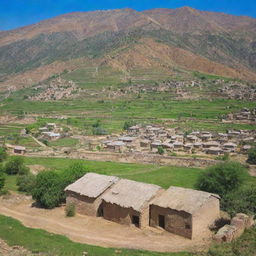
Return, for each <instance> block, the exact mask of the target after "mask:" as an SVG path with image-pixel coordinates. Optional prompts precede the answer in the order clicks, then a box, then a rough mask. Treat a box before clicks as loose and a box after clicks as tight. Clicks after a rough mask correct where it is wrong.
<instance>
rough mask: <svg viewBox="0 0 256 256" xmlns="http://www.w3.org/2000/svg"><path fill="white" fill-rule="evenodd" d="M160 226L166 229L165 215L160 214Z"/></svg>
mask: <svg viewBox="0 0 256 256" xmlns="http://www.w3.org/2000/svg"><path fill="white" fill-rule="evenodd" d="M158 226H159V227H161V228H163V229H165V217H164V215H158Z"/></svg>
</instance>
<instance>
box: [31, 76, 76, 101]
mask: <svg viewBox="0 0 256 256" xmlns="http://www.w3.org/2000/svg"><path fill="white" fill-rule="evenodd" d="M34 90H35V91H38V93H36V95H34V96H31V97H30V98H29V99H30V100H35V101H53V100H61V99H68V98H72V97H74V95H75V94H77V93H78V92H79V90H80V89H79V88H78V87H77V86H76V84H75V83H74V82H73V81H67V80H64V79H62V78H57V79H55V80H53V81H51V82H50V84H49V85H39V86H37V87H35V88H34Z"/></svg>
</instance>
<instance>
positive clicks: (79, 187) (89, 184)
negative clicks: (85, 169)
mask: <svg viewBox="0 0 256 256" xmlns="http://www.w3.org/2000/svg"><path fill="white" fill-rule="evenodd" d="M118 180H119V178H118V177H115V176H106V175H100V174H96V173H87V174H85V175H84V176H83V177H82V178H80V179H79V180H77V181H76V182H74V183H72V184H71V185H69V186H67V187H66V188H65V191H72V192H75V193H77V194H80V195H84V196H88V197H91V198H96V197H98V196H99V195H101V194H102V193H103V192H104V191H105V190H107V189H108V188H109V187H110V186H112V185H113V184H114V183H115V182H117V181H118Z"/></svg>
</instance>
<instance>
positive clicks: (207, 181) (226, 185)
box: [196, 162, 246, 196]
mask: <svg viewBox="0 0 256 256" xmlns="http://www.w3.org/2000/svg"><path fill="white" fill-rule="evenodd" d="M245 174H246V169H245V168H244V167H243V166H242V165H241V164H240V163H237V162H225V163H220V164H217V165H215V166H211V167H209V168H208V169H207V170H206V172H205V173H204V174H203V175H202V176H200V177H199V179H198V181H197V184H196V187H197V188H198V189H200V190H203V191H207V192H211V193H216V194H219V195H220V196H224V195H225V194H227V193H229V192H231V191H235V190H237V189H238V188H239V187H240V186H241V185H242V183H243V179H244V176H245Z"/></svg>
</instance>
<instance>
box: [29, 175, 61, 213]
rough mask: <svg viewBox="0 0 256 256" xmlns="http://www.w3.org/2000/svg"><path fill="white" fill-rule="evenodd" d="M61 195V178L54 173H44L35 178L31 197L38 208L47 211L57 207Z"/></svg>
mask: <svg viewBox="0 0 256 256" xmlns="http://www.w3.org/2000/svg"><path fill="white" fill-rule="evenodd" d="M61 194H62V190H61V177H60V175H59V174H58V173H57V172H56V171H45V172H41V173H39V174H38V175H37V176H36V181H35V187H34V189H33V191H32V197H33V199H34V200H36V202H37V203H38V204H39V206H41V207H44V208H47V209H52V208H54V207H56V206H59V204H60V203H61Z"/></svg>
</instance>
